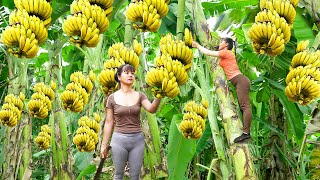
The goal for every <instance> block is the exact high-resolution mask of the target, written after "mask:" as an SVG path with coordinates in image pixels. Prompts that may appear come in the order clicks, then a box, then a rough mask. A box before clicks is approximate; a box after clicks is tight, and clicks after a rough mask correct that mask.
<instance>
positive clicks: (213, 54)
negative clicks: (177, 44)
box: [192, 41, 219, 57]
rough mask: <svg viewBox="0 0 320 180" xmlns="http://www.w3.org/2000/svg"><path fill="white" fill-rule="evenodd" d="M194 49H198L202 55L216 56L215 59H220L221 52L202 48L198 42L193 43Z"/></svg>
mask: <svg viewBox="0 0 320 180" xmlns="http://www.w3.org/2000/svg"><path fill="white" fill-rule="evenodd" d="M192 47H194V48H198V49H199V51H200V52H201V53H202V54H205V55H208V56H214V57H219V51H211V50H209V49H207V48H205V47H203V46H201V45H200V44H199V43H197V42H196V41H193V42H192Z"/></svg>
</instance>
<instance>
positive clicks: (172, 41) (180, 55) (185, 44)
mask: <svg viewBox="0 0 320 180" xmlns="http://www.w3.org/2000/svg"><path fill="white" fill-rule="evenodd" d="M186 29H187V28H186ZM185 40H186V41H182V40H178V39H176V38H175V37H174V36H173V35H172V34H167V35H166V36H164V37H162V38H161V39H160V52H161V54H169V55H170V56H171V58H172V59H175V60H178V61H180V62H181V63H182V64H183V65H184V66H185V69H186V70H189V69H190V68H191V65H192V60H193V52H192V49H191V48H189V47H191V44H192V35H191V34H190V31H189V30H185Z"/></svg>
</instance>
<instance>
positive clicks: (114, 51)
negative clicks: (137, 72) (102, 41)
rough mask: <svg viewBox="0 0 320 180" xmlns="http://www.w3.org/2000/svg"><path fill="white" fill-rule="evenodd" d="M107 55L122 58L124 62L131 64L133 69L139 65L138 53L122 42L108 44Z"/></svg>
mask: <svg viewBox="0 0 320 180" xmlns="http://www.w3.org/2000/svg"><path fill="white" fill-rule="evenodd" d="M120 47H121V48H120ZM108 55H109V57H110V58H112V57H114V58H116V59H121V60H123V61H124V62H125V63H126V64H130V65H131V66H133V67H134V69H138V67H139V63H140V59H139V55H138V54H137V53H136V52H135V51H134V50H133V49H132V48H126V47H125V46H124V45H123V43H116V44H115V45H112V46H110V47H109V49H108ZM121 60H120V61H121Z"/></svg>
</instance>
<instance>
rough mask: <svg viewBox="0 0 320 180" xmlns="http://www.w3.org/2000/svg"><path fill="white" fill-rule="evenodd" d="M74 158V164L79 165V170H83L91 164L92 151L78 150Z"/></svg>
mask: <svg viewBox="0 0 320 180" xmlns="http://www.w3.org/2000/svg"><path fill="white" fill-rule="evenodd" d="M74 159H75V163H74V165H75V166H76V167H77V169H78V170H79V171H82V170H83V169H85V168H86V167H87V166H88V164H90V162H91V160H92V153H88V152H77V153H76V154H75V155H74Z"/></svg>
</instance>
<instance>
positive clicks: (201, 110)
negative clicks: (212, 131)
mask: <svg viewBox="0 0 320 180" xmlns="http://www.w3.org/2000/svg"><path fill="white" fill-rule="evenodd" d="M184 110H185V111H186V112H195V113H197V114H198V115H200V116H201V117H202V118H203V119H206V118H207V115H208V111H207V109H206V108H205V106H203V105H202V104H201V105H200V104H197V103H196V102H195V101H189V102H187V103H186V105H185V106H184Z"/></svg>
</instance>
